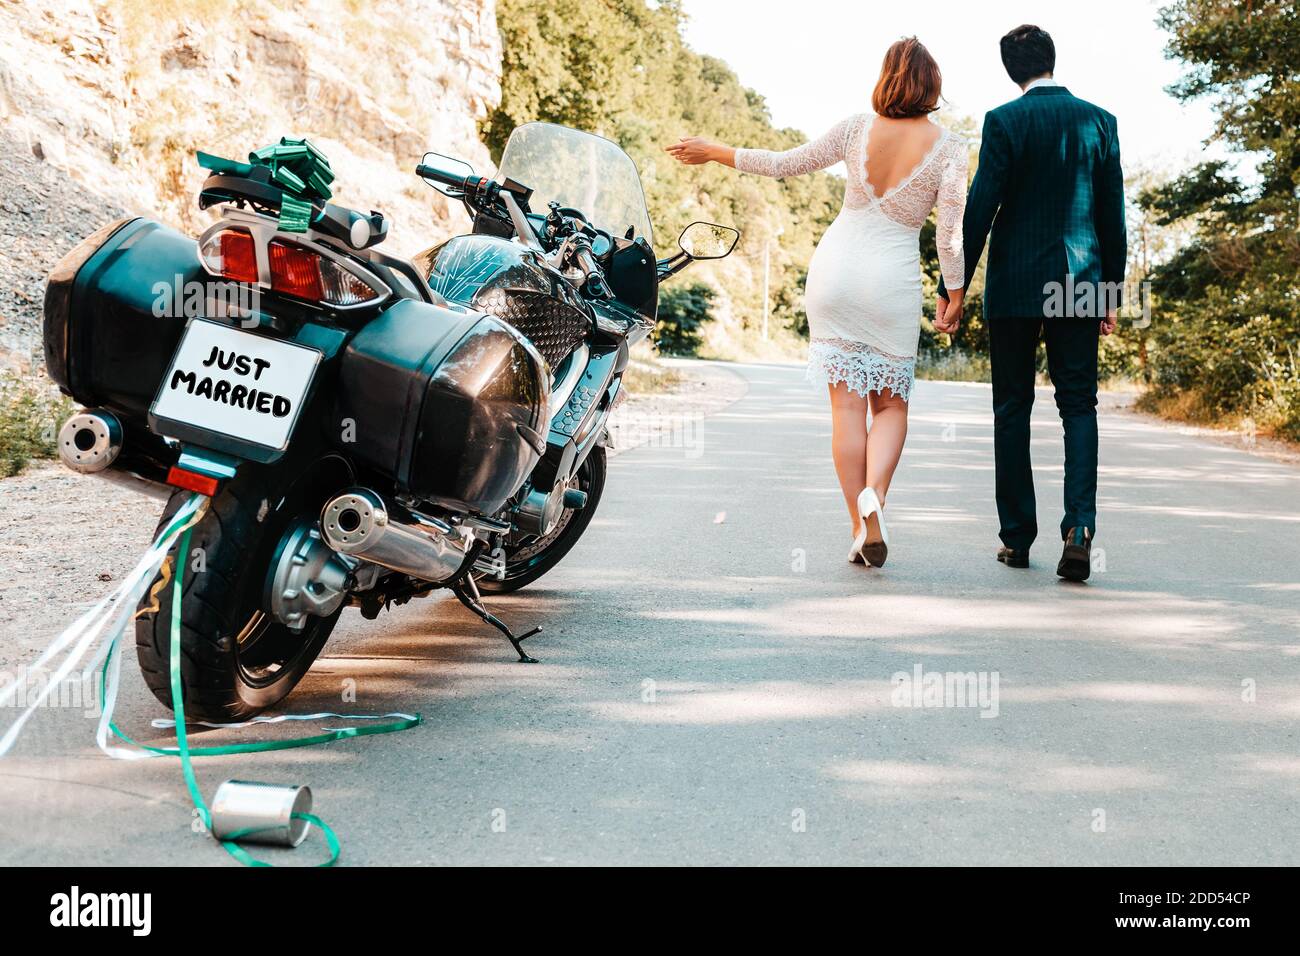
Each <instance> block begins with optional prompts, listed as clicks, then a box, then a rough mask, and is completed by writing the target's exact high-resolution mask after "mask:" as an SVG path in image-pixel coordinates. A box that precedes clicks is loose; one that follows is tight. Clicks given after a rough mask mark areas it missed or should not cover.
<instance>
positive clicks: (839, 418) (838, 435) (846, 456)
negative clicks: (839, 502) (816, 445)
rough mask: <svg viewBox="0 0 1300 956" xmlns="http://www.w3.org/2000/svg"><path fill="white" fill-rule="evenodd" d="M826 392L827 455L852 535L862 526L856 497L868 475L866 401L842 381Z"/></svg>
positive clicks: (860, 492) (864, 485) (863, 486)
mask: <svg viewBox="0 0 1300 956" xmlns="http://www.w3.org/2000/svg"><path fill="white" fill-rule="evenodd" d="M830 393H831V456H832V457H833V458H834V459H835V474H836V475H838V476H839V479H840V490H841V491H843V492H844V503H845V504H846V505H847V506H848V509H849V516H850V518H851V519H852V521H853V534H854V535H855V536H856V535H857V533H858V531H859V529H860V528H861V526H862V518H861V516H860V515H859V514H858V495H860V494H862V489H863V488H865V487H866V475H867V474H868V469H867V400H866V398H865V397H864V396H862V395H859V394H858V393H857V392H855V391H853V390H852V389H850V388H849V387H848V386H847V385H845V384H844V383H843V382H838V383H836V384H835V385H832V386H831V387H830ZM895 460H897V459H895ZM891 470H892V469H891Z"/></svg>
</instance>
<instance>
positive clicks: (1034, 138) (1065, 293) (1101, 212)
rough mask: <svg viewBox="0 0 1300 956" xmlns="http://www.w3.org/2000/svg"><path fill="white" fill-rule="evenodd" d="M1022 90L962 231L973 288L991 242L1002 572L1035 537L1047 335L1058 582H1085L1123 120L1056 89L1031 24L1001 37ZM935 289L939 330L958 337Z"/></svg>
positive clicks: (1111, 305) (974, 191) (998, 112)
mask: <svg viewBox="0 0 1300 956" xmlns="http://www.w3.org/2000/svg"><path fill="white" fill-rule="evenodd" d="M1002 64H1003V66H1005V67H1006V69H1007V73H1009V74H1010V76H1011V79H1012V80H1014V81H1015V82H1016V83H1017V84H1018V85H1019V86H1020V88H1021V90H1022V91H1023V95H1022V96H1020V97H1019V98H1018V99H1016V100H1013V101H1012V102H1010V103H1006V104H1004V105H1003V106H999V107H998V108H997V109H995V110H991V111H990V112H989V113H988V114H987V115H986V116H985V117H984V132H983V140H982V142H981V144H980V156H979V168H978V170H977V171H976V173H975V181H974V182H973V183H972V184H971V189H970V196H969V198H968V199H967V202H966V215H965V219H964V221H963V223H962V236H963V241H964V243H965V249H966V287H967V288H969V287H970V279H971V276H972V274H973V273H974V272H975V266H976V265H977V264H978V263H979V258H980V253H981V252H982V251H983V249H984V241H985V239H986V238H988V237H989V229H990V227H992V230H993V235H992V237H991V238H988V243H989V261H988V269H987V272H986V277H985V282H984V319H985V321H986V322H987V324H988V330H989V353H990V358H991V362H992V367H993V449H994V457H995V460H996V465H997V469H996V470H997V502H998V520H999V521H1000V523H1001V531H1000V532H999V536H1000V537H1001V538H1002V544H1003V547H1002V548H1000V549H999V550H998V560H999V561H1001V562H1003V563H1004V564H1006V565H1008V566H1009V567H1013V568H1025V567H1028V566H1029V547H1030V545H1032V544H1033V543H1034V537H1035V536H1036V535H1037V534H1038V519H1037V510H1036V506H1035V503H1034V477H1033V467H1032V465H1031V463H1030V458H1029V443H1030V421H1029V413H1030V411H1031V409H1032V408H1033V404H1034V378H1035V374H1036V359H1035V356H1036V353H1037V350H1038V341H1039V338H1040V337H1041V338H1042V339H1043V340H1044V342H1045V345H1046V349H1047V370H1048V374H1049V375H1050V376H1051V379H1052V385H1053V386H1054V387H1055V389H1056V407H1057V410H1058V411H1059V412H1060V415H1061V422H1062V424H1063V425H1064V427H1065V516H1064V518H1062V520H1061V537H1062V538H1063V539H1064V541H1065V549H1064V552H1063V553H1062V555H1061V561H1060V563H1059V564H1058V565H1057V568H1056V573H1057V574H1059V575H1060V576H1061V577H1063V578H1066V579H1068V580H1071V581H1083V580H1085V579H1086V578H1087V577H1088V572H1089V570H1090V568H1091V548H1092V536H1093V531H1094V530H1095V528H1096V524H1097V347H1098V344H1099V341H1100V339H1099V336H1102V335H1109V334H1110V333H1111V332H1113V331H1114V330H1115V314H1116V309H1117V308H1118V306H1119V302H1120V287H1121V286H1122V284H1123V281H1124V261H1125V256H1126V254H1127V240H1126V237H1125V228H1124V175H1123V172H1122V171H1121V170H1120V163H1119V138H1118V135H1117V133H1116V126H1115V117H1114V116H1112V115H1111V114H1110V113H1107V112H1106V111H1105V110H1103V109H1100V108H1099V107H1096V106H1093V105H1092V104H1091V103H1088V102H1086V101H1084V100H1081V99H1079V98H1078V97H1075V96H1072V95H1071V94H1070V91H1069V90H1067V89H1066V88H1065V87H1063V86H1061V85H1059V84H1058V83H1057V82H1056V80H1055V79H1053V77H1052V72H1053V70H1054V69H1055V67H1056V47H1055V45H1054V44H1053V43H1052V38H1051V37H1050V36H1048V34H1047V33H1046V32H1045V31H1043V30H1040V29H1039V28H1038V27H1035V26H1021V27H1016V28H1015V29H1014V30H1012V31H1011V32H1010V33H1008V34H1007V35H1006V36H1004V37H1003V38H1002ZM947 306H948V298H947V295H946V294H945V290H944V286H943V282H942V281H940V283H939V301H938V308H937V314H936V317H935V323H934V326H935V328H936V329H938V330H939V331H940V332H947V333H950V334H951V333H953V332H956V331H957V325H958V323H959V322H960V314H959V315H958V316H957V317H955V318H949V317H948V316H946V315H945V313H946V311H947Z"/></svg>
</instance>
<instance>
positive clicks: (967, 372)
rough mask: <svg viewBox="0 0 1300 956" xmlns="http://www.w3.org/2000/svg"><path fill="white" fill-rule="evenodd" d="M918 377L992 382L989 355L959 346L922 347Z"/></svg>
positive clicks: (917, 359) (917, 365)
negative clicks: (959, 347)
mask: <svg viewBox="0 0 1300 956" xmlns="http://www.w3.org/2000/svg"><path fill="white" fill-rule="evenodd" d="M916 377H917V378H927V379H936V380H938V381H941V382H990V381H992V380H993V379H992V374H991V373H990V371H989V357H988V356H987V355H983V354H980V353H978V352H967V351H965V350H964V349H958V348H948V349H941V348H928V349H925V348H923V349H921V350H920V351H919V352H918V353H917V356H916Z"/></svg>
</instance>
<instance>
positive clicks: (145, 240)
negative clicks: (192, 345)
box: [44, 219, 206, 420]
mask: <svg viewBox="0 0 1300 956" xmlns="http://www.w3.org/2000/svg"><path fill="white" fill-rule="evenodd" d="M205 277H206V275H205V273H203V270H202V267H201V266H200V264H199V257H198V246H197V244H196V243H195V241H194V240H193V239H191V238H190V237H188V236H185V235H182V234H181V233H179V232H177V231H176V230H174V229H170V228H168V227H167V226H164V225H161V224H160V223H157V222H154V221H153V220H150V219H129V220H119V221H118V222H115V223H110V224H109V225H108V226H105V227H104V228H103V229H101V230H99V231H98V232H96V233H95V234H94V235H92V236H91V237H90V238H89V239H87V240H86V241H85V242H84V243H82V244H81V245H80V246H78V247H77V248H76V249H74V250H73V251H72V252H71V253H69V254H68V255H67V256H66V257H65V258H64V260H63V261H62V262H60V263H59V265H58V266H57V267H56V268H55V270H54V271H53V272H52V273H51V274H50V278H49V282H48V284H47V285H46V290H45V326H44V346H45V365H46V368H47V370H48V371H49V374H50V377H51V378H52V379H53V380H54V382H55V383H56V384H57V385H59V387H60V388H62V389H63V391H64V392H66V393H67V394H69V395H71V396H72V397H73V398H74V399H76V400H77V401H78V402H80V403H81V404H83V405H86V406H100V407H104V408H108V409H111V410H112V411H114V412H117V413H119V414H122V415H125V416H127V417H129V418H133V419H136V420H143V418H144V416H145V415H147V413H148V411H149V406H150V405H151V404H152V403H153V399H154V395H155V394H156V393H157V391H158V383H159V382H161V381H162V379H163V376H164V375H166V374H167V369H168V367H169V365H170V364H171V359H172V354H173V353H174V352H175V351H176V346H177V345H178V344H179V343H180V339H181V335H183V334H184V332H185V323H186V316H185V315H184V312H183V309H175V308H159V307H158V305H159V303H160V302H164V301H165V299H166V298H167V297H172V296H175V295H176V294H177V293H176V291H175V290H177V289H178V288H179V289H184V288H185V287H186V286H185V283H188V282H191V281H193V280H202V279H204V278H205ZM167 304H170V303H167ZM158 313H162V314H161V315H160V314H158Z"/></svg>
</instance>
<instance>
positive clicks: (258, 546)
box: [44, 123, 739, 721]
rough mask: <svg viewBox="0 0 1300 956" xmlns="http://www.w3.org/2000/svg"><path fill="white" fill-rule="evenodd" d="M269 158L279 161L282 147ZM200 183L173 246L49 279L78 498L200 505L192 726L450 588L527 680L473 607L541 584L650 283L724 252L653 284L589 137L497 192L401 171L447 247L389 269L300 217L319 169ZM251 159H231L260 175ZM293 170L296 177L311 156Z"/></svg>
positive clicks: (190, 569) (534, 144) (146, 626)
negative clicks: (455, 211)
mask: <svg viewBox="0 0 1300 956" xmlns="http://www.w3.org/2000/svg"><path fill="white" fill-rule="evenodd" d="M284 142H290V141H284ZM296 142H298V143H300V144H302V145H301V146H294V147H292V148H291V150H290V151H292V150H299V151H300V152H301V150H303V149H305V150H310V151H311V156H314V157H316V158H317V159H318V160H319V162H318V163H317V165H316V166H315V167H311V168H312V169H314V172H313V173H312V174H311V175H310V176H307V174H306V173H303V174H302V175H303V176H304V177H306V178H307V179H309V180H311V181H314V182H315V183H316V187H317V188H316V189H315V190H314V191H313V190H312V189H310V188H307V184H304V182H303V180H302V177H295V176H294V175H293V174H292V170H288V174H287V175H286V170H285V169H279V168H277V167H276V166H275V164H274V163H272V164H271V165H270V166H267V165H259V164H256V163H253V164H238V163H229V161H223V163H224V165H223V164H222V163H218V164H213V165H212V166H210V168H212V169H213V170H214V171H213V173H212V175H210V176H209V177H208V178H207V180H206V181H205V183H204V185H203V190H202V192H201V193H200V205H201V206H202V207H204V208H207V207H209V206H216V207H218V209H219V211H220V219H219V220H218V221H217V222H216V223H215V224H214V225H213V226H211V227H210V228H209V229H207V230H206V231H205V232H204V233H203V235H202V236H201V237H200V238H199V240H198V241H197V243H196V242H195V240H194V239H191V238H189V237H187V236H184V235H182V234H181V233H178V232H176V231H175V230H172V229H170V228H168V227H166V226H163V225H161V224H159V223H157V222H155V221H152V220H149V219H144V218H133V219H124V220H119V221H117V222H114V223H111V224H109V225H107V226H105V227H104V228H103V229H100V230H99V231H98V232H96V233H95V234H94V235H92V236H91V237H90V238H88V239H87V240H86V241H85V242H83V243H82V244H81V245H79V246H78V247H77V248H76V249H74V250H73V251H72V252H71V253H69V254H68V255H67V256H66V257H65V258H64V259H63V261H62V262H60V263H59V265H58V266H57V267H56V268H55V270H54V272H53V273H51V275H50V279H49V284H48V288H47V290H46V297H45V330H44V332H45V334H44V339H45V359H46V364H47V367H48V369H49V373H50V375H51V376H52V378H53V379H54V381H55V382H57V383H58V384H59V386H60V387H61V388H62V389H63V391H64V392H66V393H67V394H69V395H71V396H72V397H73V398H74V399H76V400H77V401H78V402H79V403H81V404H83V405H85V406H86V408H85V410H83V411H81V412H79V413H78V414H76V415H74V416H73V417H72V418H71V419H69V420H68V421H67V422H66V423H65V424H64V426H63V428H62V429H61V431H60V434H59V448H60V454H61V457H62V459H63V461H64V462H65V463H66V464H67V465H69V466H70V467H72V468H73V469H75V470H77V471H80V472H84V473H96V474H99V475H101V476H104V477H108V478H113V479H116V480H120V481H125V482H128V483H131V484H133V485H134V486H136V487H138V488H141V489H142V490H147V491H151V492H155V493H161V496H170V497H169V500H168V504H167V507H166V510H165V511H164V513H163V517H162V520H161V522H160V525H159V527H160V528H161V527H163V526H164V525H165V524H166V523H167V522H168V520H169V519H170V518H171V516H172V515H173V514H175V513H176V511H177V510H178V509H179V508H180V507H181V506H182V504H183V503H184V502H185V501H186V500H187V499H188V498H189V497H190V495H191V494H192V493H193V492H199V493H201V494H204V495H207V496H208V497H209V499H210V500H209V502H208V508H207V510H206V512H205V514H204V517H203V518H202V520H201V522H200V523H199V524H198V525H196V526H195V528H194V530H193V535H192V542H191V544H192V550H191V553H190V554H189V555H183V556H176V559H177V560H183V561H185V562H186V565H185V572H186V574H185V581H184V596H183V600H182V602H181V607H180V608H179V613H180V616H181V642H182V644H181V646H182V650H183V652H184V655H183V656H184V659H183V661H182V663H181V674H182V683H183V689H184V694H185V704H186V711H187V713H188V714H191V715H192V716H194V717H195V718H200V719H207V720H222V721H228V720H238V719H243V718H247V717H249V716H251V715H254V714H256V713H258V712H259V711H262V710H264V709H265V708H267V707H270V706H271V705H273V704H275V703H276V702H277V701H279V700H280V699H281V698H283V697H284V696H285V695H286V694H288V693H289V691H290V690H292V689H293V687H294V685H295V684H297V682H298V681H299V679H301V677H302V676H303V674H304V673H305V672H306V671H307V669H308V668H309V667H310V666H311V663H312V661H313V660H314V659H315V658H316V656H317V655H318V654H319V653H320V651H321V648H322V646H323V645H324V643H325V641H326V639H327V638H328V636H329V634H330V632H331V630H332V629H333V627H334V625H335V623H336V621H337V620H338V618H339V615H340V614H341V613H342V610H343V608H344V607H346V606H348V605H356V606H358V607H359V608H360V610H361V613H362V614H363V615H364V616H365V617H366V618H368V619H373V618H375V617H376V616H377V615H378V614H379V612H380V611H381V610H383V609H385V608H386V607H388V606H389V605H394V604H403V603H405V602H406V601H409V600H410V599H412V598H414V597H416V596H418V595H421V594H423V593H425V592H428V591H430V590H432V589H435V588H449V589H450V590H451V591H452V592H453V593H454V594H455V595H456V597H457V598H458V599H459V600H460V602H461V603H462V604H464V605H465V606H466V607H467V608H469V609H470V610H471V611H473V612H474V613H475V614H477V615H478V616H479V617H481V618H482V619H483V620H485V621H487V622H488V623H490V624H491V625H493V626H494V627H495V628H496V629H498V630H499V631H500V632H501V633H502V634H503V635H504V636H505V637H506V638H507V639H508V640H509V641H510V643H511V644H512V646H513V647H514V649H515V651H516V652H518V655H519V659H520V660H521V661H529V662H531V661H532V658H531V657H529V656H528V655H527V654H526V653H525V652H524V650H523V648H522V646H521V643H520V642H521V641H522V640H524V639H525V638H527V637H529V636H531V635H532V634H534V633H536V632H537V630H540V629H538V628H535V629H533V630H532V631H529V632H528V633H525V634H516V633H515V632H514V631H512V630H511V629H510V628H509V627H508V626H507V625H506V624H505V623H504V622H502V621H501V620H500V619H498V618H497V617H496V616H495V615H493V614H491V613H490V612H489V611H488V610H487V608H486V607H485V606H484V604H483V601H482V592H499V591H512V590H516V589H518V588H521V587H524V586H525V585H527V584H529V583H530V582H532V581H535V580H537V578H539V577H540V576H541V575H543V574H545V573H546V572H547V571H548V570H550V569H551V568H552V567H554V566H555V565H556V564H557V563H558V562H559V561H560V560H561V559H562V558H563V557H564V555H565V554H566V553H567V552H568V551H569V550H570V549H571V548H572V547H573V545H574V544H575V542H576V541H577V540H578V538H579V537H580V536H581V535H582V533H583V531H584V530H585V529H586V527H587V525H588V524H589V523H590V521H591V517H592V514H593V513H594V511H595V509H596V507H597V505H598V503H599V501H600V498H601V495H602V493H603V491H604V487H605V442H606V440H607V435H606V422H607V420H608V417H609V414H610V412H611V410H612V409H613V406H614V404H615V401H616V400H617V399H618V398H619V393H620V389H621V381H622V376H623V372H624V370H625V369H626V367H627V364H628V350H629V348H630V347H631V346H632V345H634V344H635V343H636V342H638V341H639V340H641V339H643V338H644V337H646V336H647V335H648V334H649V333H650V331H651V330H652V329H653V326H654V320H655V312H656V305H657V298H658V286H659V282H660V281H661V280H663V279H665V278H667V277H668V276H671V275H673V274H674V273H676V272H678V271H680V270H681V269H682V268H684V267H685V266H686V265H688V264H689V263H690V262H691V261H693V260H696V259H705V258H720V257H723V256H726V255H728V254H729V253H730V252H731V250H732V249H733V248H734V246H735V243H736V241H737V239H738V237H739V234H738V233H737V232H736V231H735V230H733V229H728V228H726V227H722V226H715V225H712V224H707V223H695V224H693V225H691V226H689V227H688V228H687V229H686V230H685V231H684V232H683V234H682V236H681V238H680V241H679V246H680V250H679V251H678V252H677V253H676V254H674V255H673V256H671V257H669V258H666V259H656V257H655V254H654V250H653V245H652V242H653V237H652V233H651V224H650V219H649V215H648V213H647V211H646V205H645V198H644V194H643V192H642V189H641V183H640V179H639V176H638V174H637V170H636V166H635V164H634V163H633V162H632V160H631V159H630V158H629V157H628V156H627V155H626V154H625V153H624V152H623V151H622V150H621V149H619V148H618V146H616V145H615V144H613V143H612V142H609V141H608V140H605V139H602V138H600V137H597V136H593V135H590V134H587V133H581V132H577V131H575V130H571V129H566V128H564V127H560V126H554V125H550V124H544V123H533V124H529V125H526V126H522V127H520V128H519V129H517V130H515V132H514V134H513V135H512V136H511V138H510V141H509V144H508V146H507V147H506V150H505V153H504V155H503V157H502V161H501V166H500V170H499V172H498V175H497V176H496V177H495V178H488V177H482V176H478V175H475V174H474V172H473V170H472V169H470V168H469V167H468V166H465V165H464V164H460V163H458V162H457V161H455V160H450V159H447V158H445V157H439V156H437V155H436V154H432V153H430V154H427V155H426V156H425V157H424V162H423V163H421V165H419V166H418V167H417V169H416V172H417V173H418V175H420V176H421V177H422V178H423V179H424V180H425V181H426V182H427V183H429V184H430V185H433V186H434V187H435V188H437V189H439V190H440V191H442V192H443V193H444V194H446V195H448V196H451V197H454V198H456V199H458V200H460V201H463V202H464V204H465V206H466V208H467V209H468V211H469V212H470V213H471V214H472V216H473V221H474V226H473V231H472V233H471V234H468V235H462V236H456V237H454V238H452V239H449V240H447V241H446V242H444V243H442V244H440V245H438V246H435V247H433V248H432V249H429V250H427V251H425V252H423V253H420V254H419V255H417V256H416V257H415V258H414V260H405V259H401V258H398V257H395V256H390V255H386V254H384V253H383V252H381V251H379V250H378V249H377V248H376V247H377V246H378V245H379V243H381V242H382V240H383V239H384V237H385V236H386V235H387V232H388V223H387V221H386V220H385V219H384V217H383V215H382V214H381V213H378V212H370V213H368V214H367V213H361V212H358V211H355V210H351V209H346V208H344V207H342V206H339V205H337V204H334V203H330V202H328V201H327V198H325V199H322V198H321V196H322V194H324V195H325V196H326V197H327V196H328V190H327V189H326V188H324V187H326V186H327V184H328V180H329V179H330V178H332V176H331V175H330V174H329V173H328V164H327V162H326V161H324V160H323V157H320V156H319V154H318V153H316V152H315V150H314V148H313V147H311V144H309V143H304V142H303V141H296ZM257 155H258V154H254V157H256V156H257ZM308 158H311V157H308ZM173 573H175V568H174V567H173V566H171V565H170V564H169V565H165V566H164V568H163V570H162V572H161V573H160V576H159V579H158V580H157V581H156V582H155V585H154V587H152V588H151V589H150V592H149V594H148V595H147V596H146V597H145V598H144V599H143V600H142V601H141V603H140V608H139V611H138V614H137V619H136V646H137V655H138V659H139V663H140V667H141V670H142V671H143V673H144V677H145V680H146V682H147V683H148V685H149V687H150V689H151V690H152V691H153V693H154V695H155V696H156V697H157V698H158V699H159V700H160V701H162V702H163V703H164V704H167V705H170V689H169V678H168V670H169V659H168V657H169V655H168V646H169V633H170V627H171V617H172V614H174V613H176V611H177V609H175V608H173V607H172V606H171V600H170V590H169V589H166V588H164V587H163V584H165V582H166V581H167V580H169V578H170V575H171V574H173Z"/></svg>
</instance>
